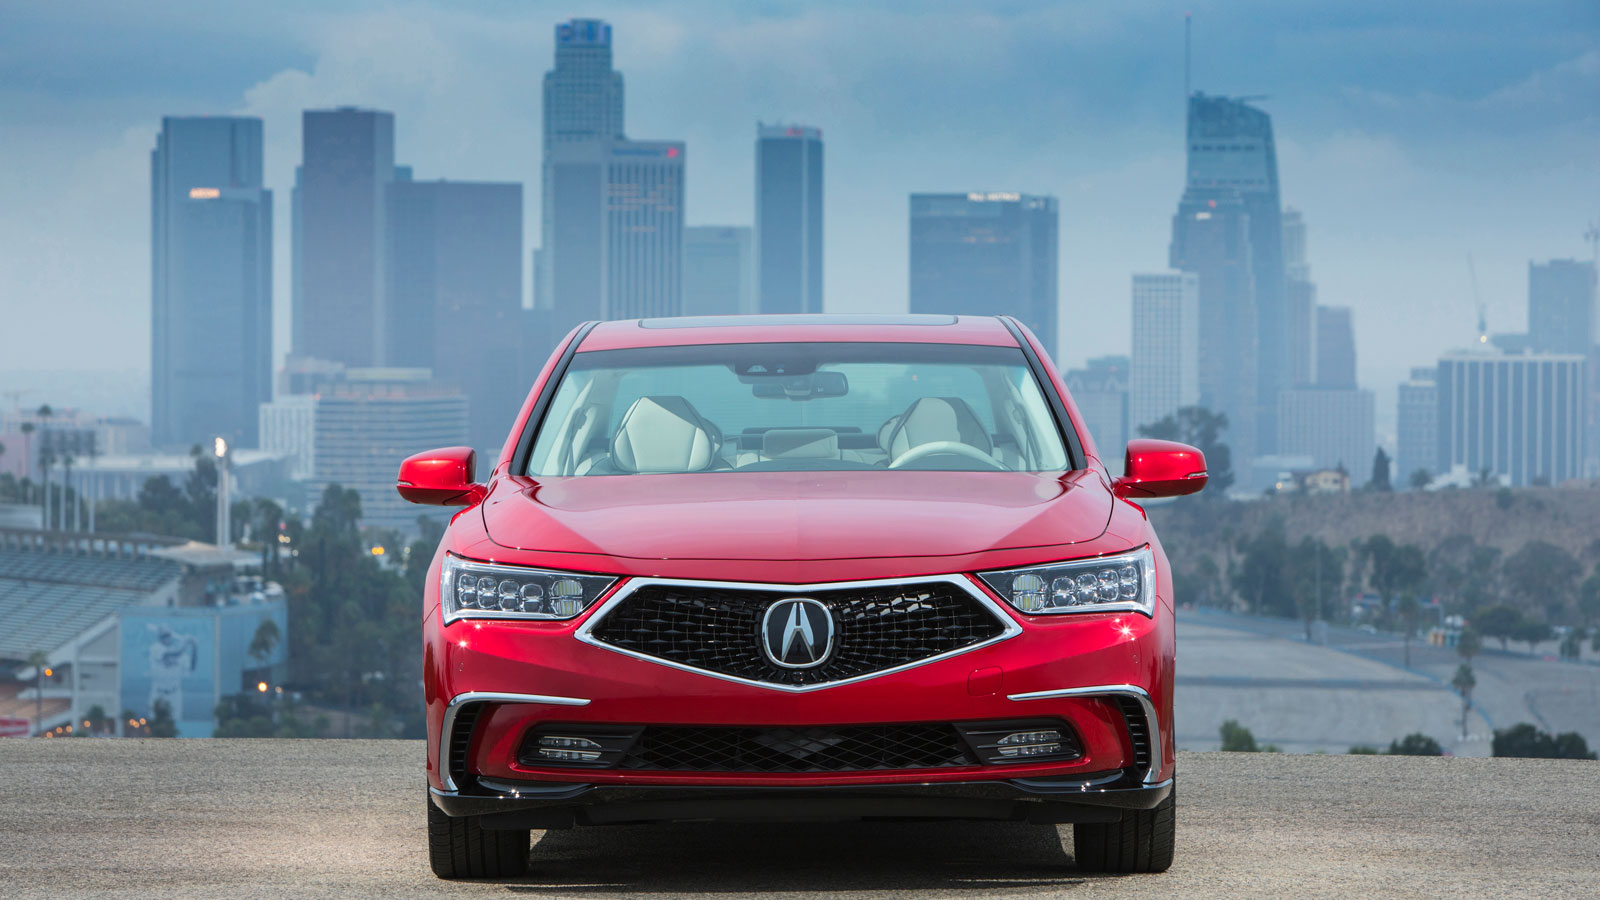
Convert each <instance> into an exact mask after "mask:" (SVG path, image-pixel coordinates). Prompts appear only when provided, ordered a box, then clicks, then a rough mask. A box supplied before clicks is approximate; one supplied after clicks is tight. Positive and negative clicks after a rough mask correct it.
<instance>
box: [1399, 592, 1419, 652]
mask: <svg viewBox="0 0 1600 900" xmlns="http://www.w3.org/2000/svg"><path fill="white" fill-rule="evenodd" d="M1396 611H1397V612H1398V613H1400V621H1402V622H1404V623H1405V626H1406V627H1405V636H1406V639H1405V647H1406V668H1408V669H1409V668H1411V641H1412V640H1413V639H1414V638H1416V636H1417V616H1419V615H1420V614H1421V613H1422V604H1420V603H1418V602H1417V595H1416V594H1413V593H1411V592H1410V591H1407V592H1406V593H1404V594H1402V595H1400V603H1399V604H1398V606H1397V607H1396Z"/></svg>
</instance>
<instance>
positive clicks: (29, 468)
mask: <svg viewBox="0 0 1600 900" xmlns="http://www.w3.org/2000/svg"><path fill="white" fill-rule="evenodd" d="M31 449H33V423H32V422H23V423H22V480H23V481H24V482H26V481H28V479H29V477H30V476H32V475H33V454H31V453H30V452H29V451H30V450H31ZM22 502H23V503H27V502H28V498H27V496H26V495H24V496H23V498H22Z"/></svg>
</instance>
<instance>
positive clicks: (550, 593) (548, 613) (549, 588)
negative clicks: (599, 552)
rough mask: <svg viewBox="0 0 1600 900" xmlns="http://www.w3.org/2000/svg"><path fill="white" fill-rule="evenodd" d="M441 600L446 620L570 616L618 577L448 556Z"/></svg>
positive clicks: (582, 608) (580, 610)
mask: <svg viewBox="0 0 1600 900" xmlns="http://www.w3.org/2000/svg"><path fill="white" fill-rule="evenodd" d="M441 568H442V570H443V571H442V574H441V576H440V584H439V602H440V603H441V604H443V605H444V617H445V621H447V622H448V621H450V620H452V619H459V618H490V619H570V618H572V617H573V616H576V615H578V614H579V613H581V612H583V611H584V610H586V609H588V608H589V607H590V606H592V605H593V604H594V602H595V601H596V600H598V599H600V595H601V594H603V593H605V592H606V589H607V588H609V587H610V586H611V584H612V583H613V582H615V581H616V579H615V578H611V577H608V576H605V575H579V574H576V573H574V572H554V571H551V570H549V569H529V568H524V567H522V566H500V565H493V564H491V563H479V562H470V561H468V560H464V559H457V558H456V557H454V556H446V557H445V558H444V565H443V566H442V567H441Z"/></svg>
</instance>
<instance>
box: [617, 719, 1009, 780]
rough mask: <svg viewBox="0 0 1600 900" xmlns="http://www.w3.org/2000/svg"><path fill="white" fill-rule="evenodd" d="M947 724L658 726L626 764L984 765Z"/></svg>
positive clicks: (667, 767) (755, 768)
mask: <svg viewBox="0 0 1600 900" xmlns="http://www.w3.org/2000/svg"><path fill="white" fill-rule="evenodd" d="M976 765H979V763H978V761H977V760H976V759H974V758H973V756H972V754H971V753H970V751H968V750H967V746H966V742H965V741H963V740H962V739H961V736H960V735H959V734H958V733H957V732H956V729H955V728H954V727H952V726H950V725H946V724H921V725H843V726H831V727H830V726H820V727H811V728H724V727H686V726H658V725H652V726H649V727H647V728H645V729H644V731H643V733H642V734H640V735H639V739H638V740H637V741H636V742H634V745H633V747H632V748H631V749H630V750H629V751H628V754H627V755H626V756H624V757H623V759H622V762H621V763H620V765H619V768H623V769H650V770H654V771H681V772H859V771H865V770H875V769H937V768H946V767H949V766H976Z"/></svg>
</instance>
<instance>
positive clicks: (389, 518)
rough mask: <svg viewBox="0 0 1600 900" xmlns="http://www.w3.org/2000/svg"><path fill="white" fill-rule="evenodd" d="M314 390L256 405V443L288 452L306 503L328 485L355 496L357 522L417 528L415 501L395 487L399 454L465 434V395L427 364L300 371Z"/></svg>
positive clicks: (456, 440) (457, 441)
mask: <svg viewBox="0 0 1600 900" xmlns="http://www.w3.org/2000/svg"><path fill="white" fill-rule="evenodd" d="M306 377H307V381H306V382H305V385H304V386H306V387H309V388H311V389H312V393H308V394H304V395H299V396H280V397H279V398H278V399H277V400H274V401H273V402H271V403H268V404H265V405H263V406H262V408H261V411H260V417H261V427H262V442H263V443H264V444H266V445H269V446H271V447H272V448H273V449H274V450H277V451H279V452H287V453H291V454H294V457H293V459H292V460H291V463H290V470H291V471H293V472H296V473H300V474H301V475H305V473H307V472H309V475H306V478H307V481H306V483H305V487H306V492H307V496H308V497H309V499H310V503H308V505H314V504H315V502H316V501H317V499H318V498H319V497H321V496H322V492H323V491H324V490H326V489H327V487H328V485H330V484H337V485H340V486H342V487H346V488H352V489H354V490H355V491H356V492H357V493H358V494H359V495H360V496H361V523H362V525H364V526H370V527H376V528H391V529H394V530H396V531H399V532H402V533H411V532H413V531H415V529H416V523H417V513H418V510H417V507H415V506H412V505H411V504H409V503H406V502H405V501H404V500H402V499H401V498H400V496H399V495H398V494H396V493H395V491H394V473H395V472H396V471H398V470H399V468H400V462H401V460H403V459H405V458H406V457H407V456H410V455H411V454H413V453H416V452H418V449H419V448H421V449H427V448H429V447H449V446H456V445H461V444H466V443H467V441H468V424H467V423H468V415H467V413H468V409H467V407H468V404H467V398H466V397H464V396H462V394H461V392H460V391H459V390H457V389H455V388H454V387H450V386H447V385H441V384H438V383H437V382H434V381H433V380H432V377H431V375H430V373H429V372H428V370H427V369H343V368H341V367H335V368H333V369H331V370H328V371H326V372H324V373H323V374H320V375H317V376H309V375H308V376H306Z"/></svg>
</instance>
